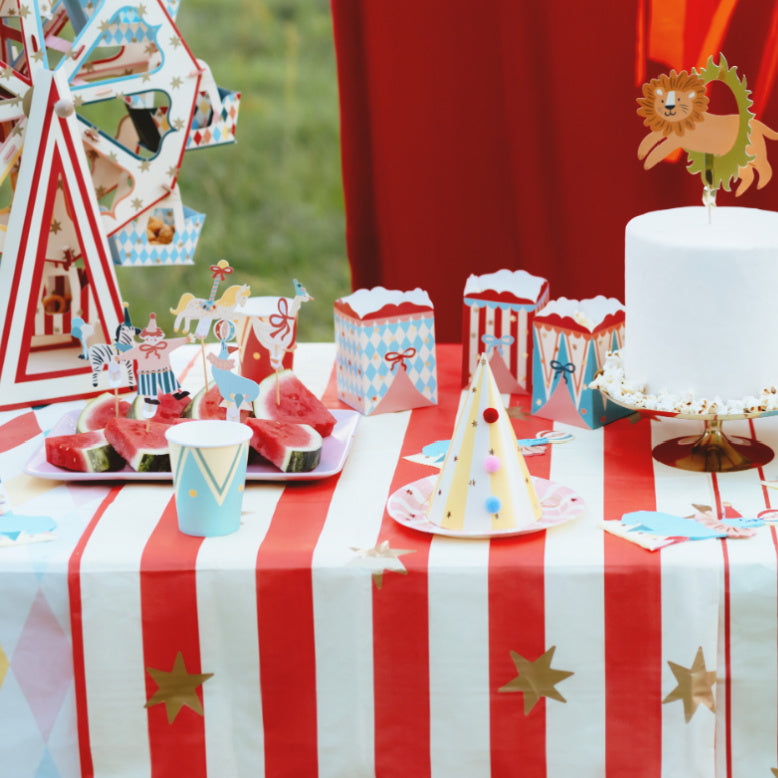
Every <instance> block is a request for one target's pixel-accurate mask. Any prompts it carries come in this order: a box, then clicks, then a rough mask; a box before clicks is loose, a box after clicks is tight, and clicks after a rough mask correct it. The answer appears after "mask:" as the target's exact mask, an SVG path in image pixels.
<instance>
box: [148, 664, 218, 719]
mask: <svg viewBox="0 0 778 778" xmlns="http://www.w3.org/2000/svg"><path fill="white" fill-rule="evenodd" d="M146 671H147V672H148V674H149V675H150V676H151V677H152V678H153V679H154V682H155V683H156V684H157V691H156V692H154V694H153V695H152V696H151V698H150V699H149V701H148V702H147V703H146V705H145V707H146V708H150V707H151V706H152V705H158V704H159V703H160V702H164V703H165V709H166V711H167V723H168V724H172V723H173V722H174V721H175V718H176V716H178V714H179V712H180V710H181V708H183V707H184V705H186V706H187V708H191V709H192V710H193V711H194V712H195V713H199V714H200V715H201V716H202V715H203V705H202V703H201V702H200V698H199V697H198V696H197V687H198V686H200V685H201V684H203V683H205V682H206V681H207V680H208V679H209V678H210V677H211V676H212V675H213V673H187V671H186V665H185V664H184V655H183V654H182V653H181V651H179V652H178V654H177V655H176V661H175V662H174V663H173V669H172V670H171V671H170V672H167V671H165V670H157V669H156V668H154V667H147V668H146Z"/></svg>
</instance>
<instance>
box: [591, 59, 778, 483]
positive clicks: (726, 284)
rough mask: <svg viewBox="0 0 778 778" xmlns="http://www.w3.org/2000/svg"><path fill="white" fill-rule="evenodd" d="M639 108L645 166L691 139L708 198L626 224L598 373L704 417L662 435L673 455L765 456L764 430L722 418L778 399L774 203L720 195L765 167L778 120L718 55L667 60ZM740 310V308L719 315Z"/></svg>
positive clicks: (659, 403) (619, 390)
mask: <svg viewBox="0 0 778 778" xmlns="http://www.w3.org/2000/svg"><path fill="white" fill-rule="evenodd" d="M714 82H719V83H721V84H723V85H724V86H726V87H728V88H729V90H730V92H731V93H732V96H733V97H734V100H735V102H736V104H737V107H738V113H736V114H728V115H719V114H715V113H712V112H710V111H708V107H709V96H708V87H709V85H710V84H712V83H714ZM638 103H639V104H640V107H639V109H638V114H639V115H640V116H642V117H643V119H644V124H645V125H646V126H648V127H649V129H650V132H649V134H648V135H646V136H645V138H643V140H642V142H641V143H640V146H639V148H638V158H639V159H641V160H644V167H645V168H646V169H649V168H651V167H653V166H654V165H656V164H657V163H658V162H659V161H661V160H662V159H664V158H666V157H667V156H668V155H669V154H670V153H672V152H673V151H676V150H678V149H683V150H684V151H685V152H686V153H687V155H688V163H689V164H688V165H687V170H689V172H691V173H699V174H700V175H701V178H702V183H703V207H699V206H697V207H683V208H673V209H668V210H664V211H654V212H650V213H645V214H642V215H640V216H636V217H635V218H633V219H632V220H631V221H630V222H629V223H628V224H627V227H626V240H625V306H626V321H625V332H624V345H623V348H622V349H621V350H620V352H619V353H618V354H613V355H611V356H610V357H609V359H608V360H607V361H606V364H605V366H604V370H603V373H602V375H601V376H599V377H598V378H597V380H596V381H594V382H593V383H592V386H593V387H595V388H597V389H599V390H600V391H601V392H602V393H603V394H604V395H605V396H606V397H608V398H609V399H611V400H613V402H616V403H618V404H620V405H623V406H624V407H625V408H629V409H633V410H639V411H643V412H648V413H651V414H654V415H659V416H673V417H676V418H680V419H697V420H702V421H704V423H705V428H704V430H703V433H702V434H701V435H694V436H685V437H679V438H674V439H672V440H669V441H665V442H664V443H662V444H660V445H659V446H657V447H656V448H655V449H654V452H653V453H654V457H655V458H656V459H658V460H659V461H661V462H663V463H664V464H668V465H671V466H674V467H679V468H682V469H686V470H696V471H705V472H727V471H737V470H746V469H749V468H753V467H757V466H759V465H763V464H765V463H766V462H768V461H770V460H771V459H772V458H773V451H772V450H771V449H770V448H769V447H768V446H766V445H765V444H763V443H760V442H759V441H758V440H755V439H751V438H735V437H731V438H728V437H726V436H725V435H724V433H723V432H722V426H721V425H722V422H724V421H727V420H731V419H745V418H758V417H760V416H766V415H770V414H773V413H776V412H778V389H776V386H778V337H776V336H775V323H774V322H775V315H774V312H773V309H774V303H773V299H772V297H773V292H772V290H774V289H775V288H776V285H778V213H774V212H770V211H764V210H758V209H755V208H740V207H721V206H718V207H717V208H716V211H715V214H713V213H712V210H713V204H714V203H715V196H716V192H717V191H718V190H719V189H720V188H723V189H724V190H725V191H730V189H731V186H732V184H733V182H738V185H737V191H736V195H737V196H741V195H742V194H743V193H744V192H745V191H746V190H748V189H749V188H750V187H751V185H752V183H753V181H754V178H755V176H758V185H757V186H758V188H762V187H763V186H765V185H766V184H767V182H768V181H769V180H770V178H771V175H772V171H771V168H770V165H769V163H768V161H767V150H766V144H765V139H771V140H774V139H778V133H776V132H775V131H773V130H771V129H770V128H769V127H767V126H766V125H764V124H763V123H761V122H759V121H757V120H756V118H755V116H754V113H753V112H752V111H751V106H752V100H751V98H750V92H749V91H748V90H747V89H746V85H745V79H740V78H739V77H738V75H737V72H736V68H734V67H730V66H729V65H728V63H727V61H726V59H725V58H724V57H723V56H722V55H719V63H718V64H715V63H714V62H713V58H712V57H711V58H710V59H709V60H708V62H707V65H706V67H705V68H704V69H703V70H701V71H700V72H697V71H696V70H694V69H693V70H692V71H691V73H687V72H686V71H682V72H681V73H676V72H675V71H671V73H670V74H669V75H662V76H659V77H658V78H655V79H652V80H651V81H650V82H649V83H647V84H645V85H644V86H643V97H642V98H640V99H639V100H638ZM724 311H735V312H736V314H735V315H728V314H727V315H722V312H724Z"/></svg>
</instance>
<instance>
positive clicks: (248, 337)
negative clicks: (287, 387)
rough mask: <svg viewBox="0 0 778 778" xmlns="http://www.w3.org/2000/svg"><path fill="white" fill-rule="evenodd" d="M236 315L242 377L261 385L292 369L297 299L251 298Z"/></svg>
mask: <svg viewBox="0 0 778 778" xmlns="http://www.w3.org/2000/svg"><path fill="white" fill-rule="evenodd" d="M235 312H236V314H238V327H237V342H238V353H239V362H240V374H241V375H242V376H245V377H246V378H250V379H251V380H252V381H256V382H257V383H260V382H261V381H262V380H263V379H264V378H267V376H269V375H271V374H272V373H274V372H276V370H286V369H290V370H291V369H292V367H293V366H294V349H295V346H296V341H297V306H295V304H294V300H292V299H290V298H288V297H249V299H248V300H247V301H246V302H245V303H244V304H243V305H242V306H239V307H238V308H237V309H236V311H235Z"/></svg>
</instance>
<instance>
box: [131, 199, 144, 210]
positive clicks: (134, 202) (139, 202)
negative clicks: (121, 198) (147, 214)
mask: <svg viewBox="0 0 778 778" xmlns="http://www.w3.org/2000/svg"><path fill="white" fill-rule="evenodd" d="M130 202H131V205H132V207H133V209H134V210H136V211H139V210H140V209H141V208H142V207H143V200H141V199H140V197H133V198H132V200H131V201H130Z"/></svg>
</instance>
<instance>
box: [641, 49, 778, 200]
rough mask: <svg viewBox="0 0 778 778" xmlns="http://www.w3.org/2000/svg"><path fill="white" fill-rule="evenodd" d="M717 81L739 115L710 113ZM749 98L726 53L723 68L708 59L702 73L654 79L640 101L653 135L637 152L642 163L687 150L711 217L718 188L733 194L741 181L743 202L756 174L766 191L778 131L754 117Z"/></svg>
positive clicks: (721, 62) (739, 190)
mask: <svg viewBox="0 0 778 778" xmlns="http://www.w3.org/2000/svg"><path fill="white" fill-rule="evenodd" d="M717 81H718V82H721V83H722V84H724V85H725V86H726V87H728V89H729V90H730V92H731V93H732V96H733V97H734V99H735V102H736V103H737V108H738V112H737V113H731V114H715V113H711V112H709V110H708V107H709V97H708V85H709V84H711V83H714V82H717ZM750 95H751V92H750V90H748V89H746V80H745V78H743V79H740V78H738V75H737V68H736V67H729V65H728V64H727V60H726V59H725V57H724V55H723V54H720V55H719V64H718V65H716V64H714V62H713V57H709V58H708V62H707V64H706V66H705V68H704V69H703V70H701V71H699V72H697V70H696V69H695V68H692V71H691V73H687V72H686V71H685V70H683V71H681V72H680V73H676V71H675V70H671V71H670V74H669V75H667V74H664V73H663V74H662V75H660V76H658V77H657V78H653V79H651V81H649V82H647V83H645V84H643V97H642V98H638V103H639V104H640V107H639V108H638V109H637V113H638V115H639V116H642V117H643V124H645V125H646V126H647V127H648V128H649V129H650V130H651V132H649V134H648V135H646V136H645V137H644V138H643V140H642V141H641V143H640V146H639V147H638V159H641V160H644V162H643V166H644V167H645V168H646V170H648V169H649V168H652V167H654V165H656V164H657V163H658V162H660V161H661V160H663V159H666V158H667V157H668V156H670V155H671V154H672V153H673V152H675V151H677V150H683V151H685V152H686V154H687V157H688V165H687V170H688V171H689V172H690V173H699V174H700V175H701V176H702V182H703V187H704V192H703V203H704V204H705V205H707V206H708V208H709V214H710V208H711V207H712V206H714V205H715V204H716V192H717V191H718V189H719V187H723V188H724V189H725V190H726V191H730V190H731V186H732V182H733V181H734V182H737V181H739V184H738V186H737V191H736V192H735V195H736V196H737V197H739V196H740V195H742V194H743V192H745V191H746V190H747V189H748V188H749V187H750V186H751V184H752V183H753V181H754V174H755V173H757V174H758V177H759V181H758V184H757V188H758V189H761V188H762V187H764V186H765V185H766V184H767V183H768V181H769V180H770V178H771V177H772V168H771V166H770V163H769V162H768V160H767V149H766V145H765V138H769V139H770V140H776V139H778V132H775V131H774V130H772V129H770V128H769V127H768V126H767V125H765V124H763V123H762V122H760V121H758V120H757V119H756V118H755V114H754V113H753V111H752V110H751V106H752V104H753V101H752V100H751V97H750Z"/></svg>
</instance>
